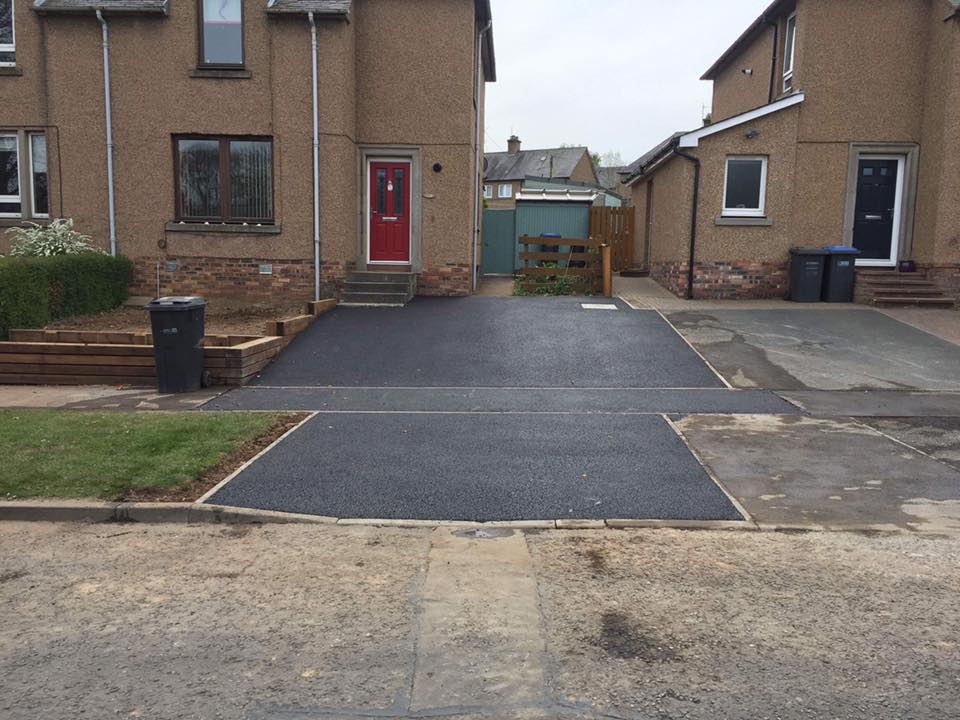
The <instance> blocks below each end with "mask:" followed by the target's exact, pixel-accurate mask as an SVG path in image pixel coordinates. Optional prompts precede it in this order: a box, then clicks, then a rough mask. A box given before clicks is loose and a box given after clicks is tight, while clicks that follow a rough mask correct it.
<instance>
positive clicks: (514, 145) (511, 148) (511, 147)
mask: <svg viewBox="0 0 960 720" xmlns="http://www.w3.org/2000/svg"><path fill="white" fill-rule="evenodd" d="M507 152H508V153H510V154H511V155H516V154H517V153H518V152H520V138H518V137H517V136H516V135H511V136H510V139H509V140H507Z"/></svg>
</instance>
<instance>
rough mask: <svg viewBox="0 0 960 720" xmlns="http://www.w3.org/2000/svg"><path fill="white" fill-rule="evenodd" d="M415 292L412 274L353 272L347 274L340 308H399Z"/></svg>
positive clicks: (414, 277)
mask: <svg viewBox="0 0 960 720" xmlns="http://www.w3.org/2000/svg"><path fill="white" fill-rule="evenodd" d="M416 291H417V276H416V275H415V274H414V273H410V272H377V271H372V270H367V271H364V270H353V271H350V272H348V273H347V283H346V286H345V288H344V293H343V297H342V298H341V300H340V307H344V306H345V307H369V306H387V307H399V306H402V305H406V304H407V303H408V302H410V300H412V299H413V296H414V294H415V293H416Z"/></svg>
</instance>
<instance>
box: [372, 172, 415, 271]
mask: <svg viewBox="0 0 960 720" xmlns="http://www.w3.org/2000/svg"><path fill="white" fill-rule="evenodd" d="M370 262H387V263H409V262H410V163H409V162H403V161H391V162H371V163H370Z"/></svg>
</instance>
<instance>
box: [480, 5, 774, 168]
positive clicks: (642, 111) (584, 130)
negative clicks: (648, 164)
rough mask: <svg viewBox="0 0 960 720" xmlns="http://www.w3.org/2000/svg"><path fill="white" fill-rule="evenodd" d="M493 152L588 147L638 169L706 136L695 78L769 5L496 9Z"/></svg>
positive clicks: (704, 85)
mask: <svg viewBox="0 0 960 720" xmlns="http://www.w3.org/2000/svg"><path fill="white" fill-rule="evenodd" d="M492 4H493V30H494V40H495V41H496V49H497V77H498V80H497V82H496V83H493V84H491V85H488V86H487V117H486V133H487V136H486V149H487V151H488V152H490V151H497V150H506V140H507V137H509V135H510V133H511V132H515V133H516V134H517V135H519V136H520V138H521V140H523V144H524V147H527V148H537V147H556V146H558V145H561V144H563V143H575V144H583V145H588V146H589V147H590V149H591V150H592V151H594V152H599V153H604V152H608V151H620V153H621V155H622V156H623V159H624V161H625V162H631V161H632V160H634V159H636V158H637V157H639V156H640V155H642V154H643V153H644V152H646V151H647V150H649V149H650V148H651V147H653V146H654V145H656V144H657V143H658V142H660V141H661V140H663V139H664V138H666V137H667V136H668V135H670V134H671V133H672V132H674V131H676V130H688V129H692V128H695V127H699V125H700V120H701V112H702V107H703V106H704V105H706V107H707V109H708V110H709V106H710V88H711V83H708V82H702V81H700V80H698V78H699V77H700V76H701V75H702V74H703V72H704V71H705V70H706V69H707V68H708V67H710V65H711V64H713V61H714V60H716V59H717V58H718V57H719V56H720V54H721V53H722V52H723V51H724V50H726V49H727V47H729V46H730V44H731V43H732V42H733V41H734V40H735V39H736V38H737V37H738V36H739V35H740V33H741V32H743V31H744V30H745V29H746V28H747V26H748V25H749V24H750V23H751V22H753V20H754V19H756V18H757V16H758V15H760V13H761V12H762V11H763V10H764V9H765V8H766V6H767V5H769V4H770V0H720V1H719V2H717V1H715V2H704V1H703V0H587V1H586V2H585V1H584V0H492Z"/></svg>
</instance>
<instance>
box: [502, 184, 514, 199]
mask: <svg viewBox="0 0 960 720" xmlns="http://www.w3.org/2000/svg"><path fill="white" fill-rule="evenodd" d="M512 197H513V185H511V184H509V183H507V184H505V185H501V186H500V199H501V200H509V199H510V198H512Z"/></svg>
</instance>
